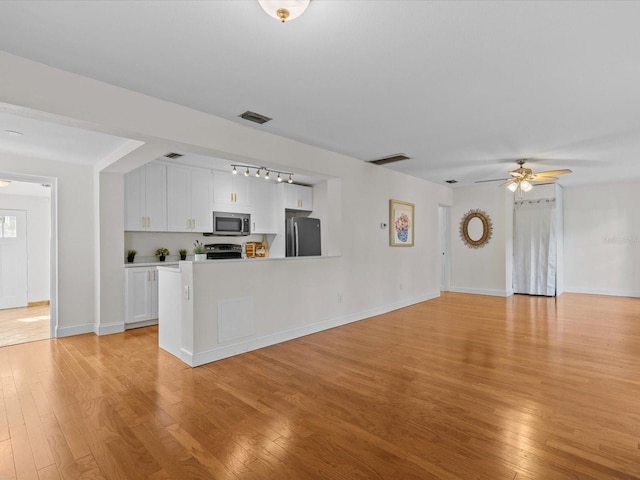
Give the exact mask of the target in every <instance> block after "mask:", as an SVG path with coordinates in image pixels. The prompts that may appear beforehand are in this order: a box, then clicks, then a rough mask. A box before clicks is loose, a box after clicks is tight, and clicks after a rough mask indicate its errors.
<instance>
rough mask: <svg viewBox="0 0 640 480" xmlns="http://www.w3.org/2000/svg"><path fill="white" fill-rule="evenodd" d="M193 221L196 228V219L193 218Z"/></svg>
mask: <svg viewBox="0 0 640 480" xmlns="http://www.w3.org/2000/svg"><path fill="white" fill-rule="evenodd" d="M191 221H192V222H193V228H196V219H195V218H194V219H193V220H191Z"/></svg>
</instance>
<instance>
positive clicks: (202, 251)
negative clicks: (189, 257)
mask: <svg viewBox="0 0 640 480" xmlns="http://www.w3.org/2000/svg"><path fill="white" fill-rule="evenodd" d="M193 253H194V260H195V261H196V262H200V261H202V260H206V259H207V249H206V248H205V246H204V244H203V243H202V242H201V241H200V240H196V241H195V243H194V244H193Z"/></svg>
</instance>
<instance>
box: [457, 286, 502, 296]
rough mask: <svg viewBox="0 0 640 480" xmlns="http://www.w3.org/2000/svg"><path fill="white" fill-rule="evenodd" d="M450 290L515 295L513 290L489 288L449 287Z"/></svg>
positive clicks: (492, 294) (477, 293)
mask: <svg viewBox="0 0 640 480" xmlns="http://www.w3.org/2000/svg"><path fill="white" fill-rule="evenodd" d="M448 291H449V292H455V293H470V294H472V295H490V296H492V297H510V296H511V295H513V291H511V290H493V289H489V288H466V287H449V290H448Z"/></svg>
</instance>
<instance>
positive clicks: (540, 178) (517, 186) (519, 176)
mask: <svg viewBox="0 0 640 480" xmlns="http://www.w3.org/2000/svg"><path fill="white" fill-rule="evenodd" d="M525 162H526V160H518V165H519V167H518V168H516V169H515V170H512V171H510V172H509V175H511V178H510V179H508V180H507V181H506V182H504V183H503V184H501V185H500V186H501V187H507V189H508V190H509V191H510V192H514V193H515V192H518V193H519V194H520V198H521V199H522V194H523V193H526V192H530V191H531V190H532V189H533V187H534V185H533V183H532V182H546V183H552V182H555V181H556V180H558V177H557V175H565V174H567V173H571V170H569V169H568V168H565V169H563V170H547V171H546V172H539V173H533V171H532V170H531V169H530V168H526V167H525V166H524V163H525ZM497 181H500V180H479V181H477V182H476V183H483V182H497Z"/></svg>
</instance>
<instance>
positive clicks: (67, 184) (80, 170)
mask: <svg viewBox="0 0 640 480" xmlns="http://www.w3.org/2000/svg"><path fill="white" fill-rule="evenodd" d="M0 68H1V67H0ZM0 173H3V174H26V175H36V176H43V177H50V178H53V179H57V182H56V186H55V192H56V194H57V199H55V203H56V204H57V209H58V224H57V236H58V252H57V265H58V270H57V275H58V280H57V285H58V299H57V300H58V301H57V332H56V335H57V336H65V335H73V334H77V333H86V332H91V331H93V326H94V304H95V302H94V295H95V292H94V273H95V268H94V254H95V251H94V232H93V219H94V211H93V204H94V201H93V177H92V168H91V167H89V166H86V165H75V164H70V163H64V162H55V161H51V160H41V159H35V158H23V157H19V156H16V155H6V154H0ZM3 176H5V175H3ZM53 202H54V199H52V203H53ZM52 302H53V303H56V302H54V301H53V299H52ZM54 316H55V315H54Z"/></svg>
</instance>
